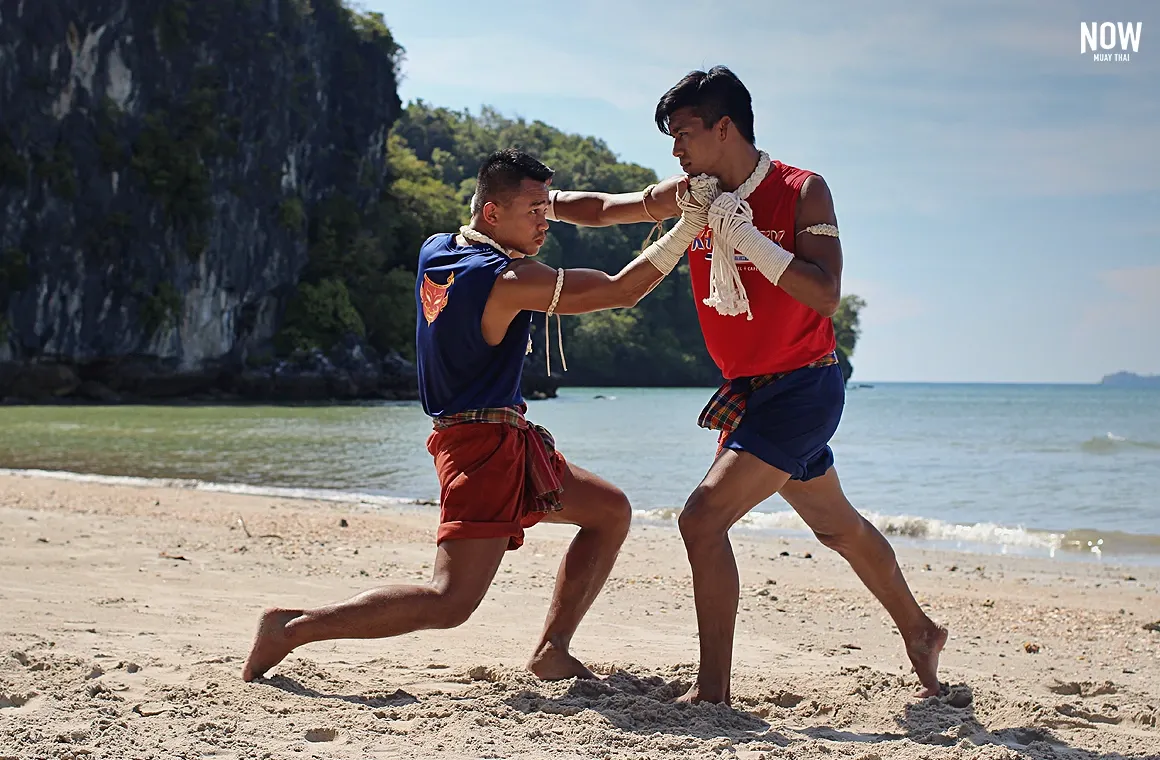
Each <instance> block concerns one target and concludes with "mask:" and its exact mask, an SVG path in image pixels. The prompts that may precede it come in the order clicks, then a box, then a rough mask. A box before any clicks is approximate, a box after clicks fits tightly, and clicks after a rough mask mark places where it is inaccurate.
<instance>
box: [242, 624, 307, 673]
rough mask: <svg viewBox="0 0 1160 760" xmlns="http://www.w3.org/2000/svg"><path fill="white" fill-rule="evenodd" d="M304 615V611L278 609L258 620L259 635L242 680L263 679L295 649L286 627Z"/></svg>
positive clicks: (247, 659)
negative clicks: (268, 671) (267, 672)
mask: <svg viewBox="0 0 1160 760" xmlns="http://www.w3.org/2000/svg"><path fill="white" fill-rule="evenodd" d="M301 614H302V610H283V609H278V608H276V607H274V608H271V609H268V610H266V611H265V612H263V613H262V617H261V618H260V619H259V620H258V633H257V634H255V636H254V645H253V647H251V648H250V656H249V657H247V658H246V664H245V666H244V667H243V668H242V680H243V681H253V680H254V679H255V678H261V677H262V676H264V675H265V674H266V671H267V670H269V669H270V668H272V667H274V666H275V665H277V664H278V663H280V662H282V660H283V658H285V657H286V655H288V654H290V652H291V651H293V649H294V645H293V644H292V643H290V637H289V635H287V632H286V625H287V623H289V622H290V621H291V620H293V619H294V618H296V617H298V616H299V615H301Z"/></svg>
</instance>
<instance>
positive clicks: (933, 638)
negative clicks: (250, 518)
mask: <svg viewBox="0 0 1160 760" xmlns="http://www.w3.org/2000/svg"><path fill="white" fill-rule="evenodd" d="M931 625H932V626H933V627H931V628H929V629H927V630H926V631H924V632H923V633H922V634H921V635H919V636H918V637H916V638H914V639H911V640H909V641H907V642H906V655H907V656H908V657H909V658H910V664H911V665H913V666H914V672H915V673H917V674H918V680H919V681H921V682H922V690H921V691H920V692H918V694H917V695H916V696H917V697H918V698H919V699H926V698H927V697H937V696H938V694H939V691H940V690H941V688H942V687H941V685H940V684H939V681H938V656H939V653H941V652H942V650H943V647H944V646H946V643H947V635H948V634H947V629H946V628H944V627H943V626H941V625H934V623H931Z"/></svg>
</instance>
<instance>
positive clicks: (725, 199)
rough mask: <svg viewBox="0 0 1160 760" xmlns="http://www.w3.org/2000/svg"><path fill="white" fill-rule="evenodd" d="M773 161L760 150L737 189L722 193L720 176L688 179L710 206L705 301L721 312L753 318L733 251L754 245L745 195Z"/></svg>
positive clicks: (703, 175) (751, 215) (750, 218)
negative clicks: (710, 247) (709, 256)
mask: <svg viewBox="0 0 1160 760" xmlns="http://www.w3.org/2000/svg"><path fill="white" fill-rule="evenodd" d="M770 165H771V162H770V160H769V154H768V153H766V152H765V151H759V152H758V154H757V166H756V167H755V168H754V170H753V173H752V174H750V175H749V178H748V179H746V180H745V182H743V183H742V184H741V186H740V187H739V188H737V192H735V193H722V192H721V191H720V188H719V187H718V185H717V178H716V177H710V176H708V175H706V174H699V175H697V176H696V177H693V178H692V179H691V180H689V189H690V190H691V191H692V192H693V194H694V196H696V197H698V199H699V200H700V199H704V202H705V203H706V204H707V205H708V207H709V208H708V209H707V213H708V216H709V220H708V224H709V227H710V228H711V229H712V230H713V261H712V264H711V265H710V267H709V297H708V298H706V299H704V301H703V302H704V304H705V305H706V306H712V307H713V308H714V309H716V310H717V313H718V314H724V315H726V316H734V315H737V314H746V315H747V318H748V319H753V312H752V311H751V310H750V308H749V297H748V296H747V295H746V293H745V286H744V284H742V282H741V273H740V272H738V271H737V261H736V260H735V257H734V255H733V252H734V251H739V252H741V253H743V254H746V256H747V257H748V253H747V252H746V251H745V250H743V249H742V245H745V244H749V245H750V247H752V243H751V238H752V235H750V234H748V230H747V229H746V228H747V227H748V228H750V229H753V231H754V232H757V230H756V228H754V227H753V210H752V209H751V208H750V207H749V204H748V203H747V202H746V199H747V198H748V197H749V196H750V195H752V194H753V191H754V190H756V189H757V187H758V186H759V185H760V184H761V183H762V182H763V181H764V180H765V178H766V176H767V175H768V174H769V169H770ZM757 236H758V237H761V238H765V236H764V235H761V233H757ZM765 239H767V240H768V238H765ZM770 242H772V241H770ZM787 253H788V252H787ZM787 266H788V264H787ZM783 271H784V268H783ZM780 274H781V273H780V272H779V273H778V276H779V277H780Z"/></svg>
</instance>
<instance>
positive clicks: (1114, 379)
mask: <svg viewBox="0 0 1160 760" xmlns="http://www.w3.org/2000/svg"><path fill="white" fill-rule="evenodd" d="M1100 385H1110V386H1112V387H1113V388H1160V375H1137V374H1136V373H1134V372H1117V373H1115V374H1113V375H1104V379H1103V380H1101V381H1100Z"/></svg>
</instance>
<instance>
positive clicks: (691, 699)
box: [676, 684, 729, 705]
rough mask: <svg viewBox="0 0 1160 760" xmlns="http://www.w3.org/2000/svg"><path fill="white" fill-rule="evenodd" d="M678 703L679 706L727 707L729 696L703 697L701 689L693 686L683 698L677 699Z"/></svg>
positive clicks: (695, 685)
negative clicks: (723, 705)
mask: <svg viewBox="0 0 1160 760" xmlns="http://www.w3.org/2000/svg"><path fill="white" fill-rule="evenodd" d="M676 701H677V704H685V705H699V704H711V705H719V704H725V705H727V704H729V695H728V694H726V695H725V696H723V697H716V695H706V696H702V694H701V687H700V686H698V685H697V684H693V685H692V687H690V689H689V690H688V691H686V692H685V693H684V694H683V695H682V696H680V697H677V700H676Z"/></svg>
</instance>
